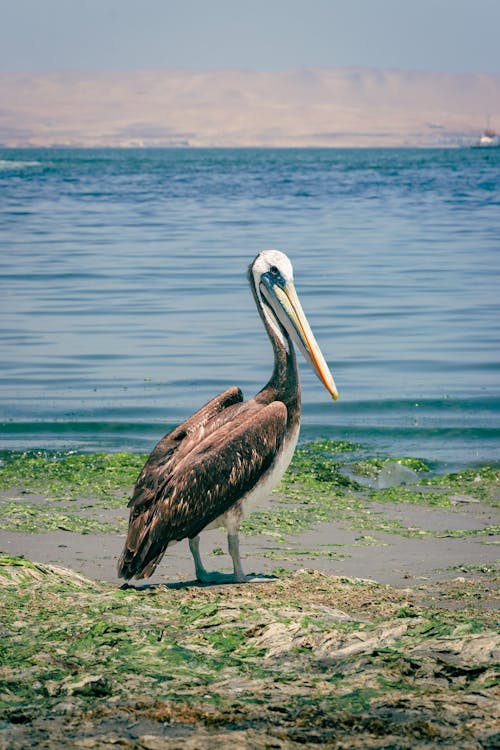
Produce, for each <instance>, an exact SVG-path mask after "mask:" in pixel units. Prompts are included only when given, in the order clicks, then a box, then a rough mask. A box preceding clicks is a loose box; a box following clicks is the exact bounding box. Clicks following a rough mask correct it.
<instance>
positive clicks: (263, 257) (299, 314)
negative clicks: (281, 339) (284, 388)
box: [249, 250, 338, 401]
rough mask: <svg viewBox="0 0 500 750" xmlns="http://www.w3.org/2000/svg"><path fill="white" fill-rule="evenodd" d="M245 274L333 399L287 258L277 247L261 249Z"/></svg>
mask: <svg viewBox="0 0 500 750" xmlns="http://www.w3.org/2000/svg"><path fill="white" fill-rule="evenodd" d="M249 274H251V275H252V277H253V281H254V285H255V290H256V291H257V293H258V295H259V298H260V299H261V300H262V303H263V304H264V305H265V306H267V307H268V308H270V310H271V312H272V313H273V314H274V317H275V318H276V319H277V321H278V322H279V324H280V325H281V326H282V327H283V328H284V329H285V331H286V332H287V333H288V335H289V336H290V337H291V338H292V340H293V341H294V342H295V343H296V344H297V346H298V348H299V349H300V351H301V352H302V354H303V355H304V358H305V359H306V361H307V362H308V363H309V364H310V366H311V368H312V369H313V370H314V372H315V373H316V374H317V376H318V377H319V379H320V380H321V382H322V383H323V385H324V386H325V388H326V389H327V391H328V392H329V393H330V394H331V396H332V398H333V400H334V401H336V400H337V397H338V393H337V387H336V385H335V381H334V379H333V376H332V374H331V372H330V370H329V368H328V365H327V364H326V362H325V358H324V357H323V354H322V353H321V349H320V348H319V346H318V344H317V343H316V339H315V338H314V335H313V332H312V331H311V328H310V326H309V323H308V322H307V318H306V316H305V314H304V311H303V310H302V305H301V304H300V301H299V298H298V296H297V292H296V291H295V286H294V283H293V268H292V264H291V263H290V260H289V258H288V257H287V256H286V255H285V254H284V253H282V252H280V251H279V250H263V251H262V252H261V253H259V254H258V255H257V257H256V258H255V259H254V261H253V262H252V263H251V265H250V268H249Z"/></svg>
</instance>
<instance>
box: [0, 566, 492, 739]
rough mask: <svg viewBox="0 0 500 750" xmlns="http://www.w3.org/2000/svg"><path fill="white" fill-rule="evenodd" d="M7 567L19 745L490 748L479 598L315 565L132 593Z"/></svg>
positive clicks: (485, 615) (9, 674)
mask: <svg viewBox="0 0 500 750" xmlns="http://www.w3.org/2000/svg"><path fill="white" fill-rule="evenodd" d="M0 561H1V562H2V564H0V608H1V611H2V638H1V640H0V649H1V650H2V667H1V670H0V678H1V684H0V706H1V711H2V719H1V721H2V722H3V723H2V724H1V725H0V726H1V727H2V729H1V732H2V735H3V742H4V747H5V748H8V750H14V748H19V747H30V746H33V745H35V744H36V745H37V746H38V747H41V748H49V747H53V746H57V747H60V748H70V747H97V748H100V747H102V748H104V747H107V746H109V745H110V744H113V746H125V747H129V746H130V747H140V746H143V747H147V746H148V744H147V742H146V743H145V741H144V737H153V738H157V739H156V740H155V741H156V742H157V746H158V747H162V748H163V747H166V748H169V747H179V744H176V743H178V742H179V738H181V739H182V741H183V742H184V741H185V742H191V741H193V742H194V743H195V745H193V746H198V745H199V743H202V744H203V746H207V747H211V746H213V744H212V743H213V742H216V743H217V746H218V747H223V746H225V745H226V743H227V746H229V743H231V742H232V743H234V742H235V741H236V739H238V742H240V743H244V742H246V743H247V744H248V743H249V744H248V746H252V747H257V748H259V747H266V746H268V747H269V746H276V747H295V746H297V747H298V746H299V744H300V745H301V746H304V747H306V748H307V747H313V746H315V747H317V746H318V744H321V745H323V746H331V747H334V746H339V743H342V742H347V741H349V742H354V741H356V742H357V743H358V744H357V746H359V747H371V746H373V747H381V746H384V745H383V744H381V743H382V741H383V739H384V738H385V739H386V741H387V742H389V743H392V744H391V746H394V747H408V748H409V747H416V746H419V743H421V742H423V741H424V740H425V742H426V743H427V744H426V747H432V746H436V747H438V746H439V747H443V746H444V747H447V746H450V747H451V746H452V745H454V746H455V747H461V748H478V749H479V748H486V747H493V746H494V743H495V738H494V735H495V732H496V731H497V726H498V725H497V723H496V722H497V719H498V718H499V717H498V702H497V700H496V693H495V682H496V680H497V678H498V671H497V669H496V666H497V665H496V662H497V661H498V656H499V649H500V639H499V638H498V635H497V634H496V631H495V630H494V619H495V618H494V613H493V612H492V611H491V610H489V609H482V608H481V607H480V606H479V605H478V603H477V601H473V602H472V603H469V604H468V607H469V608H468V609H463V608H462V609H460V610H456V609H455V610H453V609H449V610H442V609H436V608H435V607H427V606H424V605H423V602H422V599H421V594H419V593H418V592H415V591H414V592H411V591H408V590H396V589H392V588H390V587H388V586H382V585H379V584H376V583H373V582H368V581H362V580H358V579H348V578H338V577H331V576H327V575H324V574H321V573H318V572H314V571H307V570H302V571H297V572H295V573H288V574H286V575H284V576H283V577H282V578H280V579H278V580H276V581H274V582H273V583H269V582H268V583H266V584H265V585H234V586H218V587H202V586H194V587H184V588H168V587H165V586H156V587H151V588H149V589H143V590H136V589H134V588H128V589H126V590H120V589H116V588H115V587H113V586H112V585H106V584H103V583H95V582H92V581H88V580H86V579H84V578H82V577H81V576H76V575H75V574H73V573H72V572H70V571H67V570H64V569H61V568H56V567H53V566H43V565H39V564H36V563H33V562H30V561H25V560H20V559H19V558H12V557H11V558H4V559H2V558H0ZM436 591H437V589H436ZM447 595H449V592H448V594H447ZM110 727H112V735H113V743H110V741H109V738H110V731H111V730H110ZM235 732H238V733H239V734H238V735H236V734H235ZM141 738H142V739H141ZM90 739H91V740H92V742H91V743H90V744H89V742H90ZM148 742H149V743H150V744H149V746H150V747H153V746H154V742H153V740H148ZM51 743H52V745H51ZM151 743H153V744H151ZM196 743H198V744H196ZM186 746H189V745H186ZM243 746H245V745H243Z"/></svg>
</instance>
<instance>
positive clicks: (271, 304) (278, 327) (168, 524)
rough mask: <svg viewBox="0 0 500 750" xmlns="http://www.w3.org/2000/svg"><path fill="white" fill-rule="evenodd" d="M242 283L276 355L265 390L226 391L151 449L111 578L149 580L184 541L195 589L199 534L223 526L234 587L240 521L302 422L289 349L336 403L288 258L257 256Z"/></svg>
mask: <svg viewBox="0 0 500 750" xmlns="http://www.w3.org/2000/svg"><path fill="white" fill-rule="evenodd" d="M248 280H249V282H250V286H251V289H252V292H253V295H254V298H255V303H256V305H257V308H258V310H259V313H260V316H261V318H262V321H263V323H264V326H265V328H266V331H267V333H268V336H269V338H270V340H271V344H272V346H273V349H274V369H273V374H272V375H271V378H270V380H269V382H268V383H267V385H265V386H264V388H263V389H262V390H261V391H259V393H257V395H256V396H254V397H253V398H251V399H250V400H249V401H243V395H242V393H241V391H240V389H239V388H236V387H232V388H228V389H227V390H226V391H224V392H223V393H221V394H219V395H218V396H216V397H215V398H214V399H212V400H211V401H209V402H208V403H207V404H206V405H205V406H203V407H202V408H201V409H200V410H199V411H197V412H196V413H195V414H193V416H192V417H189V419H187V420H186V421H185V422H183V423H182V424H180V425H179V426H178V427H176V428H175V429H174V430H172V431H171V432H169V433H168V435H166V436H165V437H164V438H163V439H162V440H160V442H159V443H158V444H157V446H156V447H155V448H154V449H153V452H152V453H151V455H150V457H149V458H148V460H147V462H146V465H145V466H144V468H143V470H142V471H141V473H140V475H139V478H138V480H137V483H136V485H135V489H134V493H133V496H132V499H131V500H130V502H129V504H128V505H129V507H130V521H129V529H128V536H127V540H126V542H125V548H124V550H123V553H122V556H121V558H120V561H119V563H118V575H119V576H121V577H122V578H125V579H126V580H129V579H130V578H133V577H135V578H148V577H149V576H150V575H151V574H152V573H153V572H154V570H155V568H156V566H157V565H158V563H159V562H160V560H161V559H162V557H163V555H164V553H165V550H166V549H167V547H168V546H169V545H170V544H173V543H174V542H177V541H180V540H181V539H185V538H186V537H188V539H189V547H190V549H191V553H192V555H193V558H194V564H195V570H196V576H197V578H198V579H199V580H200V581H204V582H211V581H218V580H221V574H217V573H208V572H207V571H206V570H205V568H204V566H203V563H202V560H201V557H200V552H199V534H200V532H201V531H203V530H204V529H207V528H214V527H220V526H224V527H225V528H226V530H227V535H228V549H229V554H230V555H231V558H232V561H233V568H234V574H233V576H231V578H232V580H234V581H237V582H243V581H245V580H246V576H245V574H244V572H243V568H242V566H241V560H240V554H239V539H238V531H239V528H240V525H241V523H242V521H243V519H244V517H245V516H246V515H247V514H248V512H249V510H250V509H251V508H252V507H253V506H255V504H256V503H258V501H259V500H260V499H264V498H266V497H268V496H269V493H270V491H271V489H272V487H273V486H274V485H275V484H276V483H277V482H278V481H279V480H280V479H281V477H282V476H283V474H284V472H285V470H286V469H287V467H288V464H289V463H290V461H291V458H292V455H293V452H294V449H295V445H296V443H297V438H298V435H299V423H300V384H299V377H298V370H297V361H296V358H295V351H294V347H293V343H292V342H295V344H296V345H297V346H298V348H299V349H300V351H301V352H302V354H303V355H304V357H305V359H306V361H307V362H309V364H310V365H311V367H312V368H313V370H314V371H315V372H316V373H317V375H318V377H319V378H320V380H321V381H322V383H323V385H324V386H325V388H326V389H327V391H329V393H330V394H331V396H332V397H333V399H334V400H336V399H337V388H336V386H335V382H334V380H333V377H332V375H331V373H330V370H329V369H328V366H327V364H326V362H325V359H324V357H323V355H322V353H321V351H320V349H319V347H318V344H317V343H316V340H315V338H314V336H313V333H312V331H311V329H310V327H309V324H308V322H307V319H306V317H305V315H304V312H303V310H302V306H301V304H300V302H299V298H298V296H297V293H296V291H295V287H294V283H293V269H292V264H291V263H290V260H289V259H288V258H287V256H286V255H285V254H284V253H281V252H279V251H278V250H264V251H263V252H261V253H259V255H257V257H256V258H255V259H254V260H253V261H252V263H251V264H250V267H249V269H248Z"/></svg>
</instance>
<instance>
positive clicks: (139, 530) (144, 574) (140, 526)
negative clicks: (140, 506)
mask: <svg viewBox="0 0 500 750" xmlns="http://www.w3.org/2000/svg"><path fill="white" fill-rule="evenodd" d="M145 515H146V516H147V515H149V514H148V512H147V511H146V513H144V512H142V513H141V512H140V511H139V512H138V511H137V509H136V508H134V509H133V511H132V513H131V516H130V522H129V527H128V534H127V540H126V542H125V547H124V548H123V552H122V554H121V557H120V559H119V561H118V576H119V578H125V580H126V581H129V580H130V579H131V578H149V577H150V576H151V575H152V574H153V573H154V571H155V569H156V566H157V565H158V563H159V562H160V560H161V559H162V557H163V555H164V554H165V551H166V549H167V546H168V543H169V540H168V539H167V540H166V541H165V540H164V539H162V540H161V541H160V539H158V538H157V537H156V535H155V534H154V533H153V534H152V533H151V530H150V527H149V523H148V522H147V518H145Z"/></svg>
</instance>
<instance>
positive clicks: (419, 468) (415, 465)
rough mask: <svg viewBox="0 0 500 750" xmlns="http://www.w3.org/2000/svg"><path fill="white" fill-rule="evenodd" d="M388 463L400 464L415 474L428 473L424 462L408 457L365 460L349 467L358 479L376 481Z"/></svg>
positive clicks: (428, 468) (427, 466)
mask: <svg viewBox="0 0 500 750" xmlns="http://www.w3.org/2000/svg"><path fill="white" fill-rule="evenodd" d="M390 463H398V464H401V466H406V468H408V469H412V470H413V471H415V472H427V471H430V467H429V465H428V464H427V463H426V462H425V461H423V460H422V459H420V458H411V457H409V456H402V457H401V456H400V457H390V458H389V457H387V458H365V459H362V460H360V461H355V462H354V463H353V464H352V466H351V470H352V473H353V474H355V475H357V476H359V477H364V478H365V479H372V480H376V479H377V478H378V476H379V474H380V472H381V471H382V469H383V468H384V466H386V465H387V464H390Z"/></svg>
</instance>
